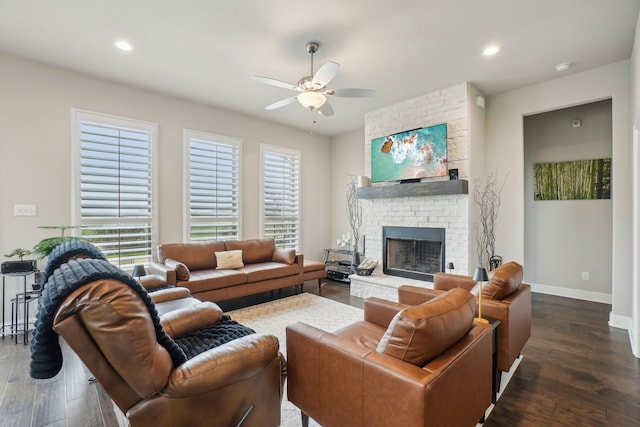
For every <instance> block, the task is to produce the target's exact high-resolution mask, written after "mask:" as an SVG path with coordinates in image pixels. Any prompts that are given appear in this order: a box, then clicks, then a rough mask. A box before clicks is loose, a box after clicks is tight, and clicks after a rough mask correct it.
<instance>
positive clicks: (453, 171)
mask: <svg viewBox="0 0 640 427" xmlns="http://www.w3.org/2000/svg"><path fill="white" fill-rule="evenodd" d="M449 179H450V180H452V181H453V180H456V179H458V168H455V169H449Z"/></svg>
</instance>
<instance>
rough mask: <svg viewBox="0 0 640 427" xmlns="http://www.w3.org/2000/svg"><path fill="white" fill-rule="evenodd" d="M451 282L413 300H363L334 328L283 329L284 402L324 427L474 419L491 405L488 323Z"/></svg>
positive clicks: (455, 425) (456, 424) (401, 426)
mask: <svg viewBox="0 0 640 427" xmlns="http://www.w3.org/2000/svg"><path fill="white" fill-rule="evenodd" d="M473 313H474V298H473V296H472V295H471V294H470V293H469V292H467V291H465V290H463V289H454V290H452V291H451V292H449V293H446V294H445V295H443V296H441V297H439V298H434V299H432V300H431V301H430V302H427V303H424V304H421V305H419V306H415V307H412V306H407V305H404V304H398V303H392V302H389V301H385V300H381V299H378V298H369V299H367V300H366V301H365V311H364V320H363V321H360V322H356V323H354V324H351V325H349V326H347V327H345V328H343V329H340V330H338V331H336V332H333V333H330V332H325V331H322V330H320V329H317V328H315V327H312V326H310V325H307V324H304V323H295V324H293V325H289V326H288V327H287V330H286V334H287V359H288V364H287V366H288V385H287V395H288V398H289V400H290V401H291V402H292V403H293V404H294V405H296V406H297V407H298V408H300V410H301V411H302V416H303V425H305V426H306V425H308V417H312V418H313V419H315V420H316V421H317V422H318V423H319V424H321V425H322V426H323V427H344V426H349V427H394V426H397V427H417V426H421V427H424V426H436V425H437V426H451V427H464V426H475V424H476V423H477V422H478V421H480V420H481V418H483V417H484V413H485V410H486V409H487V408H488V407H489V405H490V404H491V375H492V374H491V372H492V337H493V335H492V330H491V327H490V326H489V325H487V324H482V323H476V322H475V321H474V320H473V316H474V314H473Z"/></svg>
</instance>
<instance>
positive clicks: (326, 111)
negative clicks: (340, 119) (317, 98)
mask: <svg viewBox="0 0 640 427" xmlns="http://www.w3.org/2000/svg"><path fill="white" fill-rule="evenodd" d="M317 110H318V113H320V114H321V115H323V116H325V117H329V116H333V107H332V106H331V104H329V103H328V102H326V101H325V103H324V104H322V106H321V107H319V108H318V109H317Z"/></svg>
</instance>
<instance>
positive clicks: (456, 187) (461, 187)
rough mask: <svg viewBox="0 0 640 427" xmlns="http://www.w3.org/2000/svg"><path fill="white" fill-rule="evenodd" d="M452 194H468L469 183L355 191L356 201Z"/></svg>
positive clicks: (459, 181)
mask: <svg viewBox="0 0 640 427" xmlns="http://www.w3.org/2000/svg"><path fill="white" fill-rule="evenodd" d="M452 194H469V181H467V180H466V179H453V180H447V181H445V180H442V181H426V182H411V183H406V184H391V185H378V186H372V187H361V188H358V189H357V191H356V196H357V197H358V199H381V198H391V197H421V196H423V197H424V196H443V195H452Z"/></svg>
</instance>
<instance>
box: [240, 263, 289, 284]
mask: <svg viewBox="0 0 640 427" xmlns="http://www.w3.org/2000/svg"><path fill="white" fill-rule="evenodd" d="M238 271H241V272H243V273H245V274H246V275H247V283H255V282H261V281H263V280H270V279H277V278H280V277H287V276H297V275H299V274H300V267H299V266H298V265H293V264H291V265H289V264H282V263H279V262H260V263H257V264H247V265H245V266H244V268H241V269H240V270H238Z"/></svg>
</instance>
